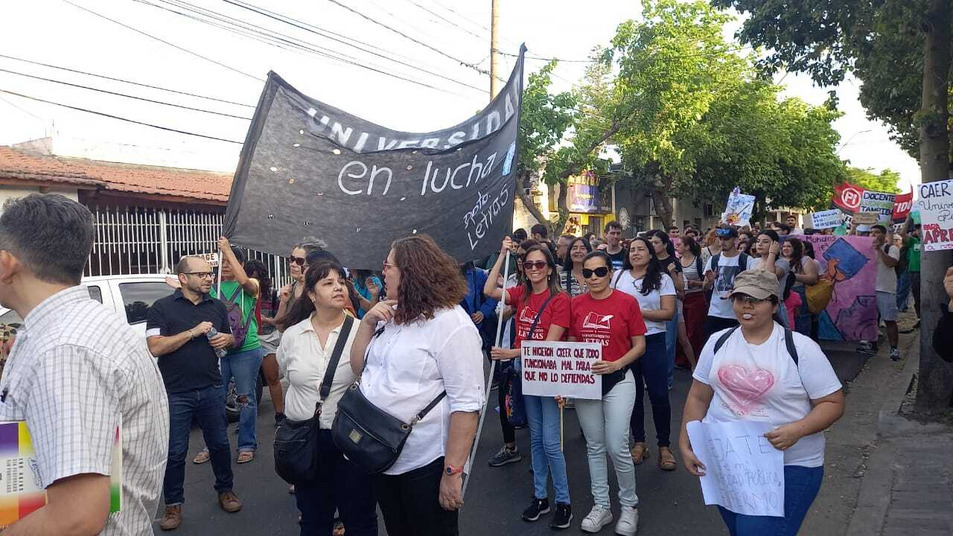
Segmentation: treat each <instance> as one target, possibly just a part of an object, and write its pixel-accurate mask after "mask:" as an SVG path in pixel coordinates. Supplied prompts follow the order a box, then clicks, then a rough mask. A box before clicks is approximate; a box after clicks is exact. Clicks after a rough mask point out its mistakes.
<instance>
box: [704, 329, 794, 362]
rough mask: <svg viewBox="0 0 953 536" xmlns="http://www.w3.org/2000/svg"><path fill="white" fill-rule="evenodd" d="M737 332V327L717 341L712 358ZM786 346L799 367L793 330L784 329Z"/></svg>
mask: <svg viewBox="0 0 953 536" xmlns="http://www.w3.org/2000/svg"><path fill="white" fill-rule="evenodd" d="M736 331H738V326H735V327H733V328H731V329H729V330H728V331H727V332H725V334H724V335H722V336H721V337H718V340H717V341H715V348H714V351H712V356H714V355H715V354H717V353H718V350H721V347H722V346H724V345H725V343H726V342H728V337H731V335H732V334H733V333H734V332H736ZM784 345H785V346H786V347H787V349H788V354H790V355H791V359H793V360H794V366H797V364H798V358H797V347H796V346H794V332H792V331H791V330H789V329H787V328H784ZM798 372H800V369H798Z"/></svg>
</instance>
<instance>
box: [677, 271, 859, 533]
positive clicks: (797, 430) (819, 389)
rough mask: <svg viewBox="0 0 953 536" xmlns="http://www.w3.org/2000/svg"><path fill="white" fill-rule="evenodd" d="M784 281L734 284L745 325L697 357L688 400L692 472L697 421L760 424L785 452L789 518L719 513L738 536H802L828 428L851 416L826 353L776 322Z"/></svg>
mask: <svg viewBox="0 0 953 536" xmlns="http://www.w3.org/2000/svg"><path fill="white" fill-rule="evenodd" d="M777 292H778V279H777V276H776V275H775V274H773V273H771V272H769V271H764V270H749V271H745V272H742V273H741V274H739V275H738V276H737V277H736V278H735V282H734V289H733V290H732V292H731V295H730V299H731V302H732V307H733V309H734V313H735V316H736V318H737V319H738V322H739V324H740V326H739V327H736V328H729V329H725V330H722V331H720V332H717V333H715V334H713V335H712V337H711V338H710V339H709V340H708V343H707V344H706V345H705V347H704V349H703V350H702V352H701V354H700V355H699V358H698V366H697V367H696V368H695V373H694V376H693V377H694V382H693V383H692V388H691V391H690V392H689V394H688V400H687V401H686V402H685V411H684V417H683V420H682V433H681V436H680V439H679V447H680V448H681V452H682V460H683V461H684V462H685V467H686V468H687V469H688V471H689V472H690V473H692V474H693V475H696V476H702V475H704V474H705V466H704V464H702V463H701V462H700V461H699V460H698V458H697V457H696V456H695V453H694V452H693V451H692V445H691V442H690V440H689V438H688V434H687V431H686V425H687V424H688V423H689V422H691V421H699V420H700V421H702V422H703V423H724V422H736V421H755V422H764V423H769V424H770V425H771V426H773V427H774V429H773V430H772V431H770V432H768V433H766V434H765V438H767V440H768V441H769V442H770V443H771V445H772V446H774V448H776V449H778V450H781V451H783V452H784V517H766V516H750V515H742V514H737V513H735V512H732V511H730V510H727V509H725V508H723V507H721V506H719V507H718V509H719V511H720V512H721V516H722V519H724V521H725V524H726V525H727V526H728V530H729V532H730V533H731V534H732V536H746V535H760V534H779V535H792V536H793V535H796V534H797V532H798V529H799V528H800V526H801V522H802V521H804V516H805V515H806V514H807V511H808V509H809V508H810V506H811V503H812V502H813V501H814V498H815V497H816V496H817V492H818V491H819V490H820V487H821V480H822V478H823V475H824V434H823V433H822V432H823V430H824V429H826V428H827V427H829V426H830V425H831V424H833V423H834V422H835V421H837V419H839V418H840V417H841V415H843V413H844V393H843V391H842V390H841V384H840V382H839V381H838V379H837V376H836V375H835V374H834V370H833V369H832V368H831V365H830V362H829V361H828V360H827V357H826V356H825V355H824V353H823V352H822V351H821V348H820V347H819V346H818V345H817V343H815V342H814V341H812V340H811V339H810V338H808V337H805V336H803V335H801V334H799V333H793V332H791V331H790V330H787V329H785V328H783V327H781V325H780V324H778V323H777V322H776V321H775V318H774V317H775V315H776V314H777V311H778V302H779V300H778V294H777Z"/></svg>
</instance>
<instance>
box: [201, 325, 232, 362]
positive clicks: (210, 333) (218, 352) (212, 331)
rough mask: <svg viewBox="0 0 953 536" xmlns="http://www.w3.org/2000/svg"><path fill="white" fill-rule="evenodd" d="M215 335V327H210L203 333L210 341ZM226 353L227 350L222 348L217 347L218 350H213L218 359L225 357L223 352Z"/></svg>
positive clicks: (216, 332)
mask: <svg viewBox="0 0 953 536" xmlns="http://www.w3.org/2000/svg"><path fill="white" fill-rule="evenodd" d="M216 335H218V330H217V329H215V328H212V329H210V330H209V331H208V333H206V334H205V336H206V337H208V340H210V341H211V340H212V339H213V338H215V336H216ZM227 353H228V352H227V351H226V350H225V349H224V348H219V349H218V350H215V355H217V356H218V358H219V359H221V358H223V357H225V354H227Z"/></svg>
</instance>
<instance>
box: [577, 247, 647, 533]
mask: <svg viewBox="0 0 953 536" xmlns="http://www.w3.org/2000/svg"><path fill="white" fill-rule="evenodd" d="M582 275H583V277H585V278H586V285H587V286H588V288H589V292H587V293H585V294H581V295H579V296H576V297H575V298H573V300H572V308H571V310H572V312H571V313H570V326H569V339H570V340H572V341H579V342H594V343H598V344H601V345H602V360H601V361H596V362H595V363H594V364H593V365H592V371H593V372H595V373H596V374H600V375H602V400H582V399H577V400H576V415H577V416H578V417H579V424H580V425H581V426H582V433H583V434H585V436H586V445H587V446H588V448H587V453H588V455H589V479H590V481H591V487H592V497H593V501H594V502H595V505H594V506H593V507H592V511H590V512H589V515H587V516H586V517H585V519H583V520H582V527H581V528H582V530H583V531H585V532H599V531H600V530H601V529H602V527H604V526H606V525H608V524H609V523H611V522H612V512H611V511H610V502H609V474H608V470H607V467H606V451H608V452H609V456H610V457H611V458H612V465H613V467H615V474H616V479H617V480H618V482H619V503H621V506H622V512H621V514H620V516H619V522H618V523H617V524H616V527H615V532H616V534H635V532H636V529H637V527H638V522H639V511H638V504H639V498H638V496H637V495H636V494H635V464H634V463H632V456H631V455H630V454H629V417H630V416H631V415H632V408H633V407H635V379H634V377H633V375H632V371H630V370H629V365H630V364H632V363H634V362H635V360H636V359H638V358H639V357H641V356H642V354H643V353H645V321H644V320H642V311H641V309H639V302H637V301H636V300H635V298H633V297H632V296H629V295H628V294H626V293H625V292H621V291H616V290H613V289H612V287H611V285H610V281H611V280H612V260H611V259H610V258H609V255H607V254H606V253H605V252H604V251H593V252H592V253H589V254H588V255H586V258H585V260H584V261H583V269H582Z"/></svg>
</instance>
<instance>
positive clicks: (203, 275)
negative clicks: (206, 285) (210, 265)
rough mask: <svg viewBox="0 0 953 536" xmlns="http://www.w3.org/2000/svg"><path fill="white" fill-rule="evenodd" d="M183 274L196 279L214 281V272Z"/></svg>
mask: <svg viewBox="0 0 953 536" xmlns="http://www.w3.org/2000/svg"><path fill="white" fill-rule="evenodd" d="M183 273H184V274H185V275H194V276H195V277H197V278H199V279H205V278H209V279H212V276H213V275H214V274H213V273H212V272H183Z"/></svg>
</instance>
